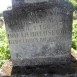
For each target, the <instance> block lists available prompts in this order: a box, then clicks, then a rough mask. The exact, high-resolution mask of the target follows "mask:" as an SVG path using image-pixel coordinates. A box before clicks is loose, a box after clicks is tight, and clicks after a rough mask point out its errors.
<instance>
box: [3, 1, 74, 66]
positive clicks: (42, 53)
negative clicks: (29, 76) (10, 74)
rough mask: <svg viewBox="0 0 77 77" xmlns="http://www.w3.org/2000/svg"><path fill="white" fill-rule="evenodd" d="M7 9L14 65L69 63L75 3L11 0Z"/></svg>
mask: <svg viewBox="0 0 77 77" xmlns="http://www.w3.org/2000/svg"><path fill="white" fill-rule="evenodd" d="M12 3H13V9H12V10H10V11H5V12H4V19H5V24H6V30H7V36H8V41H9V45H10V50H11V59H12V61H13V64H14V66H35V65H37V66H38V65H51V64H55V63H56V64H68V63H70V59H71V52H70V51H71V43H72V42H71V37H72V15H73V12H72V10H73V9H72V6H71V4H69V3H68V2H67V1H65V0H12Z"/></svg>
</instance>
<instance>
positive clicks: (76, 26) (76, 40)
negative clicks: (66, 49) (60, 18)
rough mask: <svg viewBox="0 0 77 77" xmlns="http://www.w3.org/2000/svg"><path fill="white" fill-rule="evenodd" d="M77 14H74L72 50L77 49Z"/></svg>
mask: <svg viewBox="0 0 77 77" xmlns="http://www.w3.org/2000/svg"><path fill="white" fill-rule="evenodd" d="M75 14H77V13H75V12H74V13H73V30H72V48H74V49H77V15H75Z"/></svg>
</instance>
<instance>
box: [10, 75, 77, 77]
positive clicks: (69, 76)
mask: <svg viewBox="0 0 77 77" xmlns="http://www.w3.org/2000/svg"><path fill="white" fill-rule="evenodd" d="M11 77H77V74H67V75H58V74H53V75H52V74H41V75H14V76H11Z"/></svg>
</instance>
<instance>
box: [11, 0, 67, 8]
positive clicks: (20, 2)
mask: <svg viewBox="0 0 77 77" xmlns="http://www.w3.org/2000/svg"><path fill="white" fill-rule="evenodd" d="M67 2H68V0H12V6H13V8H17V7H25V6H26V5H27V4H35V3H48V4H54V5H55V6H56V4H58V5H64V4H66V3H67Z"/></svg>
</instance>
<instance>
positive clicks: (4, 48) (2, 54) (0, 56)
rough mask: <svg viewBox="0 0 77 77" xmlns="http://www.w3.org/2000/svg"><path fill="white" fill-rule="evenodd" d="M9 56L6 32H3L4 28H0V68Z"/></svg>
mask: <svg viewBox="0 0 77 77" xmlns="http://www.w3.org/2000/svg"><path fill="white" fill-rule="evenodd" d="M9 56H10V51H9V47H8V40H7V37H6V31H5V27H4V26H2V27H1V28H0V66H1V65H2V64H3V62H4V60H6V59H8V58H9ZM2 60H3V61H2Z"/></svg>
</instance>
